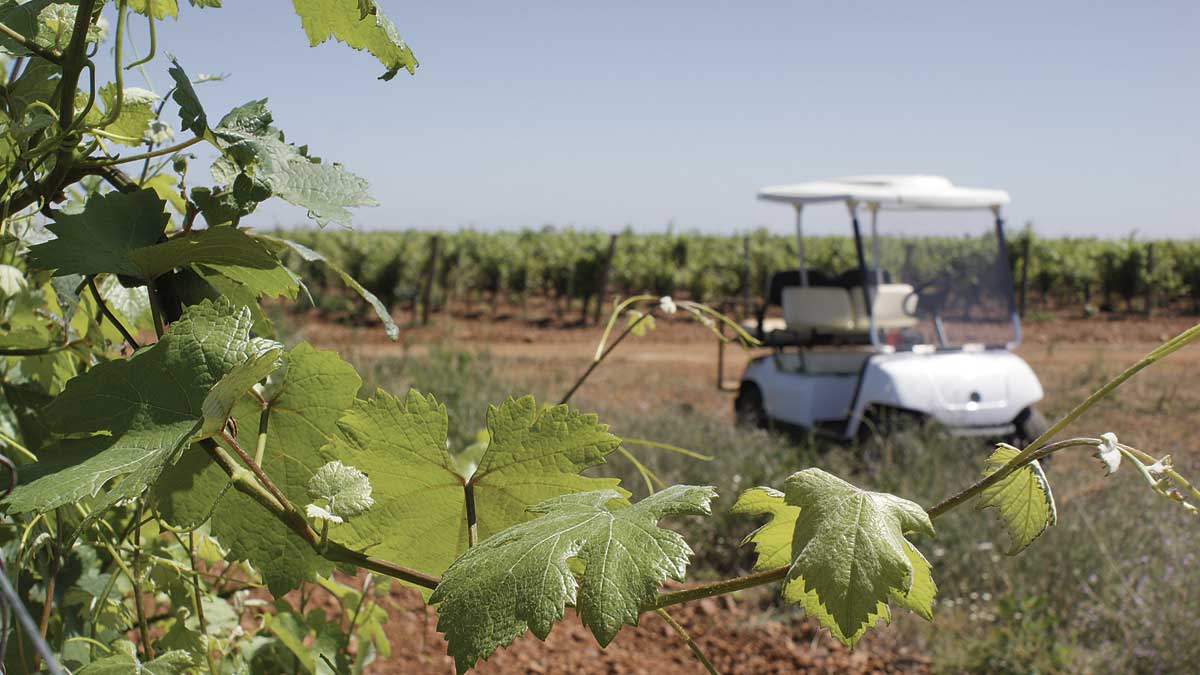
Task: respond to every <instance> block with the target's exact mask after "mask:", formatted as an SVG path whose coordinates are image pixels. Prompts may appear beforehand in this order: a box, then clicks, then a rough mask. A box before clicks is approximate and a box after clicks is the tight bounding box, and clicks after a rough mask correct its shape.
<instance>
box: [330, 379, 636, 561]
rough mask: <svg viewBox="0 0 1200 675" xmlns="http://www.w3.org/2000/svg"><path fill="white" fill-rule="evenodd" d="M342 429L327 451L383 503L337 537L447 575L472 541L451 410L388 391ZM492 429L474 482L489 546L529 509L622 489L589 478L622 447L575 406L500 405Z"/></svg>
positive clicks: (492, 411) (526, 401)
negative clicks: (357, 473)
mask: <svg viewBox="0 0 1200 675" xmlns="http://www.w3.org/2000/svg"><path fill="white" fill-rule="evenodd" d="M338 426H339V427H340V429H341V431H342V437H340V438H339V439H338V440H337V441H336V442H335V443H334V444H333V445H331V446H330V447H329V448H327V449H326V454H327V456H328V458H329V459H340V460H342V461H343V462H345V463H347V464H352V465H354V466H356V467H358V468H359V469H361V470H362V471H364V472H365V473H366V474H367V475H368V476H370V477H371V483H372V485H373V486H374V492H373V497H374V498H375V506H374V507H372V508H371V510H370V511H368V512H367V513H365V514H363V515H361V516H359V517H358V518H355V519H354V520H352V521H350V522H349V523H347V524H346V525H344V526H342V527H340V528H338V532H337V535H336V537H335V538H336V539H338V540H339V541H342V543H344V544H346V545H348V546H350V547H352V548H366V547H368V546H369V547H372V548H371V552H372V554H373V555H378V556H381V557H384V558H387V559H389V560H392V561H394V562H397V563H399V564H401V565H406V566H408V567H414V568H416V569H419V570H422V571H424V572H429V573H431V574H439V573H441V572H442V571H443V570H445V569H446V567H448V566H449V565H450V563H451V562H452V561H453V560H454V559H455V558H457V557H458V556H459V555H460V554H462V553H463V551H466V550H467V539H468V537H467V530H468V527H467V510H466V501H465V497H464V485H463V483H464V479H463V478H462V477H460V476H459V474H458V470H457V469H458V467H456V465H455V463H454V461H453V459H452V458H451V456H450V453H449V452H448V451H447V449H446V434H447V426H448V420H447V417H446V408H445V407H444V406H442V405H440V404H438V402H437V401H436V400H434V398H433V397H432V396H428V397H426V396H422V395H421V394H419V393H417V392H415V391H410V392H409V393H408V396H407V398H406V399H405V400H400V399H397V398H396V397H394V396H392V395H391V394H388V393H387V392H385V391H382V390H380V391H378V392H376V394H375V396H374V397H373V398H371V399H369V400H366V401H357V402H355V404H354V408H353V410H352V411H351V412H349V413H347V414H346V415H345V416H344V417H342V419H341V420H340V421H339V422H338ZM487 427H488V433H489V438H490V441H489V443H488V446H487V450H486V451H485V452H484V453H483V454H482V456H481V457H480V458H479V462H478V468H477V469H476V470H475V472H474V474H473V475H472V476H471V477H470V480H469V481H468V484H469V485H470V486H471V488H472V492H473V496H474V500H475V513H476V517H477V519H478V532H479V539H480V540H481V541H482V540H486V539H487V538H488V537H490V536H492V535H493V534H495V533H497V532H499V531H501V530H503V529H505V528H507V527H509V526H511V525H514V524H516V523H520V522H523V521H525V520H528V519H529V518H530V517H531V516H530V515H529V512H528V510H529V507H531V506H533V505H535V504H538V503H539V502H542V501H544V500H546V499H550V498H553V497H558V496H561V495H565V494H570V493H573V492H583V491H588V490H599V489H604V488H613V487H615V486H616V485H617V480H616V479H612V478H589V477H584V476H580V475H579V472H581V471H583V470H584V469H587V468H589V467H592V466H596V465H598V464H601V463H603V462H604V457H605V455H607V454H608V453H610V452H612V451H614V450H615V449H616V448H617V445H618V444H619V443H620V441H619V439H617V437H615V436H613V435H612V434H609V433H608V427H607V426H606V425H603V424H600V423H598V422H597V420H596V416H595V415H587V414H584V413H581V412H579V411H576V410H571V409H569V408H568V407H567V406H565V405H560V406H554V407H552V408H546V409H543V408H541V407H539V406H538V404H537V403H535V402H534V400H533V397H532V396H526V397H524V398H521V399H515V400H514V399H511V398H510V399H508V400H507V401H505V402H504V403H503V404H502V405H500V406H498V407H497V406H490V407H489V408H488V414H487Z"/></svg>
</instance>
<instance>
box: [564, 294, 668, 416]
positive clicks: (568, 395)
mask: <svg viewBox="0 0 1200 675" xmlns="http://www.w3.org/2000/svg"><path fill="white" fill-rule="evenodd" d="M651 311H653V310H651ZM648 316H650V312H646V313H645V314H643V315H641V316H639V317H638V318H637V320H636V321H634V322H633V323H631V324H629V326H628V327H627V328H626V329H625V331H624V332H623V333H621V334H620V335H618V336H617V339H615V340H613V342H612V344H611V345H609V346H608V349H605V350H604V351H603V352H601V353H600V355H599V356H597V357H596V358H595V359H592V362H591V364H589V365H588V367H587V370H585V371H583V374H582V375H580V376H579V379H577V380H575V384H573V385H571V388H570V389H569V390H567V393H566V394H564V395H563V397H562V400H561V401H559V402H558V404H559V405H565V404H566V403H567V402H568V401H570V400H571V397H572V396H574V395H575V392H576V391H578V389H579V388H580V387H582V386H583V383H584V382H586V381H587V379H588V377H590V376H591V374H592V371H594V370H596V368H597V367H599V366H600V364H601V363H603V362H604V359H606V358H607V357H608V355H609V354H611V353H612V351H613V350H614V349H616V348H617V345H619V344H621V341H622V340H624V339H625V338H626V337H628V336H629V334H630V333H632V332H633V330H634V329H635V328H637V326H638V324H640V323H641V322H643V321H645V320H646V317H648Z"/></svg>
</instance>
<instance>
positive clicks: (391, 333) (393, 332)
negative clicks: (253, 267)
mask: <svg viewBox="0 0 1200 675" xmlns="http://www.w3.org/2000/svg"><path fill="white" fill-rule="evenodd" d="M256 236H257V238H258V239H259V240H260V241H262V242H265V243H267V244H268V245H272V246H273V247H274V248H275V249H276V250H277V251H278V250H283V249H290V250H292V251H293V252H294V253H296V254H297V255H299V256H300V257H301V258H302V259H303V260H304V261H305V262H320V263H322V264H324V265H325V266H326V267H328V268H329V269H331V270H333V272H334V273H335V274H337V275H338V276H339V277H340V278H341V280H342V282H344V283H345V284H346V285H347V286H349V287H350V288H352V289H354V291H355V292H356V293H358V294H359V295H360V296H362V298H363V299H364V300H366V301H367V304H369V305H371V307H372V308H373V309H374V310H375V314H376V315H377V316H379V320H380V321H382V322H383V328H384V331H386V332H387V336H388V337H389V338H391V339H393V340H395V339H397V338H399V337H400V327H399V326H397V325H396V322H395V321H393V320H392V315H391V313H389V312H388V310H387V307H385V306H384V304H383V303H382V302H380V301H379V298H377V297H375V294H374V293H372V292H371V291H368V290H367V289H366V288H365V287H364V286H363V285H362V284H360V283H358V281H357V280H355V279H354V277H351V276H350V275H349V274H347V273H346V271H345V270H343V269H342V268H341V267H338V266H337V265H335V264H334V263H333V262H332V261H331V260H329V259H328V258H326V257H325V256H323V255H321V254H320V253H318V252H316V251H314V250H312V249H311V248H309V247H307V246H305V245H303V244H298V243H296V242H294V241H292V240H290V239H283V238H281V237H271V236H267V235H263V234H260V235H256Z"/></svg>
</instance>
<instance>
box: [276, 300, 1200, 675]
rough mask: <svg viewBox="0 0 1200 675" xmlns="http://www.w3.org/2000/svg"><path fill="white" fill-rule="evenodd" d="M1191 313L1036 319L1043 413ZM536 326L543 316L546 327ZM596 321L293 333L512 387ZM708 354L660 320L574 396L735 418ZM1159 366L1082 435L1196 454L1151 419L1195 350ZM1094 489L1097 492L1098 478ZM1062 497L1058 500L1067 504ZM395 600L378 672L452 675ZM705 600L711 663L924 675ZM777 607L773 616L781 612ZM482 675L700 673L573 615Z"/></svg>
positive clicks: (634, 632)
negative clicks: (388, 655) (600, 633)
mask: <svg viewBox="0 0 1200 675" xmlns="http://www.w3.org/2000/svg"><path fill="white" fill-rule="evenodd" d="M1195 321H1196V318H1195V317H1171V318H1165V317H1152V318H1151V317H1141V316H1137V317H1119V318H1092V319H1087V320H1084V319H1067V318H1063V319H1058V320H1052V321H1039V322H1031V323H1028V324H1026V326H1025V339H1024V342H1023V344H1022V345H1021V347H1020V348H1019V350H1018V352H1019V353H1020V354H1021V355H1022V356H1023V357H1024V358H1025V359H1026V360H1027V361H1028V362H1029V363H1030V364H1031V365H1032V366H1033V368H1034V369H1035V371H1036V372H1037V373H1038V374H1039V377H1040V378H1041V380H1042V383H1043V385H1044V387H1045V389H1046V400H1045V401H1044V403H1043V406H1042V407H1043V409H1044V410H1045V411H1046V412H1047V414H1048V416H1050V417H1052V416H1054V415H1056V414H1061V413H1063V412H1065V411H1066V410H1068V409H1069V408H1070V407H1071V406H1073V405H1074V404H1075V403H1077V402H1079V401H1080V400H1082V399H1083V398H1084V397H1086V395H1087V394H1088V393H1090V392H1091V391H1092V390H1093V389H1094V388H1095V387H1096V386H1098V385H1099V384H1100V383H1102V382H1103V381H1104V380H1105V379H1106V378H1108V377H1111V376H1112V375H1115V374H1116V373H1118V372H1120V370H1121V369H1123V368H1124V367H1125V366H1127V365H1129V364H1131V363H1133V362H1134V361H1136V360H1137V359H1138V358H1139V357H1141V356H1142V355H1144V354H1145V353H1146V352H1148V351H1150V350H1151V349H1153V348H1154V347H1155V346H1156V345H1157V344H1158V343H1160V342H1162V341H1164V340H1166V339H1167V338H1169V337H1171V336H1173V335H1175V334H1177V333H1179V332H1181V331H1182V330H1184V329H1186V328H1187V327H1189V326H1190V325H1192V324H1193V323H1195ZM543 323H544V322H543ZM600 333H601V327H597V326H589V327H575V326H553V325H551V326H544V325H543V326H538V325H534V324H532V323H530V322H529V321H526V320H522V319H520V318H519V317H515V316H509V317H501V318H499V319H497V318H488V319H482V318H476V317H463V316H458V317H450V316H446V315H439V316H437V317H435V320H434V321H433V322H432V323H431V325H430V326H426V327H416V328H414V327H409V328H405V329H404V330H403V331H402V336H401V339H400V342H399V343H393V342H390V341H388V340H387V339H386V338H385V337H384V336H383V332H382V330H379V329H378V328H362V327H348V326H343V325H337V324H330V323H324V322H314V323H309V324H307V325H305V326H303V327H301V328H300V329H299V330H298V335H297V337H299V338H301V339H307V340H310V341H312V342H314V343H316V344H318V345H319V346H323V347H326V348H336V349H339V350H340V351H341V352H342V353H343V356H345V357H347V358H361V359H375V358H387V357H389V356H400V355H403V354H406V353H407V354H421V353H424V352H426V351H427V350H429V349H430V347H431V345H450V346H453V347H455V348H458V349H464V350H470V351H486V352H488V353H490V354H491V356H492V359H493V365H494V367H495V368H496V370H497V371H498V372H499V373H501V374H502V375H503V376H505V377H507V378H510V379H511V380H512V381H513V382H518V383H524V382H530V383H537V384H538V385H541V386H542V387H544V388H546V389H547V390H549V391H560V390H562V389H563V388H565V387H566V386H568V385H569V384H570V383H571V382H572V381H574V378H575V377H576V376H577V374H578V373H579V372H581V371H582V370H583V369H584V368H585V367H586V366H587V364H588V363H589V360H590V359H591V357H592V355H593V353H594V351H595V347H596V343H597V340H598V339H599V336H600ZM716 357H717V349H716V346H715V341H714V339H713V336H712V335H711V333H709V332H707V331H706V330H705V329H704V328H703V327H701V326H698V325H696V324H695V323H693V322H690V321H688V320H680V319H673V320H671V321H660V322H659V326H658V328H657V330H656V331H654V332H653V333H651V334H650V335H648V336H645V337H641V338H636V339H635V338H630V340H629V341H628V342H626V343H625V344H622V345H621V346H620V348H619V349H617V350H616V351H614V352H613V354H612V357H611V363H609V364H606V367H604V368H601V369H599V370H598V371H597V372H596V374H595V375H594V376H593V378H592V379H591V380H589V382H588V383H587V384H586V385H585V386H584V388H583V389H581V391H580V393H579V396H577V397H576V402H578V403H580V404H582V405H585V406H586V401H587V399H588V396H589V391H591V392H597V395H599V394H598V392H604V391H621V392H622V402H623V404H624V405H628V406H631V407H633V408H635V409H642V410H654V409H655V408H656V406H661V405H662V404H663V403H664V402H673V403H677V404H678V403H684V404H687V405H690V406H692V407H694V408H695V409H696V410H697V411H698V412H700V413H701V414H705V415H712V416H715V417H717V418H718V419H724V420H727V421H730V422H732V395H731V394H730V393H729V392H725V391H719V390H718V389H717V387H716V386H715V383H716V381H717V379H716V377H717V376H716ZM748 357H749V353H747V352H745V351H743V350H741V349H739V348H737V347H732V348H728V349H727V350H726V353H725V372H724V379H725V380H726V381H728V382H733V381H736V378H737V375H738V374H739V373H740V371H741V369H742V368H743V367H744V365H745V363H746V361H747V359H748ZM1169 358H1170V361H1169V363H1166V364H1162V365H1160V366H1159V367H1158V368H1157V369H1156V371H1155V376H1154V380H1153V381H1148V380H1146V379H1144V378H1143V379H1135V380H1134V381H1132V382H1130V383H1129V384H1128V385H1127V386H1126V387H1124V388H1122V390H1120V392H1119V393H1118V395H1117V396H1116V397H1115V398H1113V399H1112V400H1110V401H1106V402H1104V403H1102V404H1101V405H1100V406H1098V407H1097V408H1096V409H1094V411H1093V412H1092V413H1091V414H1089V416H1088V417H1086V418H1085V419H1083V420H1080V421H1079V422H1077V424H1076V428H1075V429H1074V431H1076V432H1078V433H1079V434H1080V435H1084V434H1086V435H1099V434H1100V433H1102V432H1104V431H1109V430H1119V432H1120V435H1121V439H1122V441H1124V442H1127V443H1131V444H1133V445H1136V446H1138V447H1141V448H1144V449H1146V450H1148V451H1151V452H1152V453H1154V454H1161V453H1163V452H1172V453H1174V454H1175V456H1176V461H1177V463H1180V462H1181V460H1182V462H1191V463H1194V462H1196V461H1197V458H1200V448H1197V446H1196V443H1195V441H1193V440H1192V437H1191V434H1190V431H1189V430H1188V428H1187V425H1183V424H1175V425H1170V424H1166V425H1164V424H1158V423H1155V420H1158V419H1162V416H1163V415H1164V414H1166V415H1169V414H1170V413H1172V412H1174V411H1179V412H1187V411H1191V410H1194V409H1196V408H1197V407H1198V406H1200V395H1198V394H1196V393H1195V392H1194V388H1189V387H1187V386H1186V385H1187V384H1189V383H1190V382H1191V381H1193V380H1194V378H1195V376H1196V375H1197V374H1200V346H1194V347H1190V348H1185V349H1184V350H1182V351H1181V352H1179V353H1177V354H1175V355H1173V356H1171V357H1169ZM1096 489H1104V488H1103V487H1102V486H1098V487H1097V488H1096ZM1070 498H1071V495H1062V497H1061V499H1070ZM396 593H397V594H398V595H397V596H396V597H395V600H396V604H397V607H398V608H397V609H395V610H394V611H393V612H392V617H391V620H390V622H389V626H388V632H389V635H390V636H391V638H392V642H393V645H394V646H395V653H394V654H393V657H392V659H390V660H389V662H388V663H377V664H375V665H374V666H373V667H372V669H371V671H370V672H373V673H379V674H392V673H396V674H399V673H406V674H408V673H411V674H414V675H423V674H426V673H428V674H431V675H432V674H435V673H436V674H439V675H440V674H444V673H452V672H453V667H452V662H451V660H450V659H449V658H448V657H447V656H445V645H444V642H442V640H441V637H440V635H439V634H438V633H437V632H436V630H435V625H436V615H435V614H434V613H433V611H432V610H430V609H428V608H425V607H424V606H423V605H422V603H421V601H420V598H419V597H417V596H416V595H415V594H412V593H410V592H408V591H405V590H397V591H396ZM739 602H740V603H741V604H737V603H735V602H733V601H727V600H719V601H718V600H707V601H702V602H697V603H691V604H690V605H686V606H681V607H678V608H673V609H672V614H673V615H674V616H675V618H676V619H677V620H678V621H679V622H680V623H681V624H683V625H684V626H685V628H687V630H688V631H690V632H691V633H692V634H693V636H694V637H695V639H696V640H697V642H698V643H699V644H701V645H702V647H703V648H704V650H705V652H706V653H707V654H708V655H709V656H710V657H711V658H712V660H713V661H714V663H715V665H716V666H717V667H718V669H719V670H720V672H722V673H726V674H727V675H733V674H738V673H744V674H756V675H757V674H766V673H807V672H813V673H825V672H838V673H874V672H926V671H927V670H928V667H929V664H928V662H927V661H925V660H923V659H921V658H918V657H917V656H916V655H914V654H912V653H910V652H909V651H908V649H907V648H906V647H905V646H903V645H897V644H892V643H890V642H888V637H887V635H888V633H887V632H882V633H877V634H871V635H868V637H867V638H866V639H864V640H863V641H862V642H861V643H860V644H859V646H858V647H857V648H856V649H855V650H853V651H849V650H846V649H845V648H843V647H841V646H840V645H838V644H836V643H834V642H833V641H832V640H831V639H830V638H829V637H828V635H827V634H825V633H822V632H819V631H817V630H816V626H815V625H814V624H813V623H811V622H810V621H808V620H775V619H770V618H762V617H770V616H771V615H772V613H771V612H770V611H769V610H768V611H766V612H764V611H761V607H757V606H755V605H757V604H759V603H765V602H767V600H765V599H763V600H756V599H755V597H749V598H744V599H742V600H739ZM776 616H778V615H776ZM475 672H479V673H486V674H492V673H539V674H540V673H581V674H582V673H595V674H601V673H604V674H609V673H622V674H624V673H631V674H633V673H647V674H648V675H649V674H653V675H670V674H674V673H680V674H683V673H687V674H689V675H690V674H693V673H699V672H703V669H702V668H701V667H700V665H699V664H698V663H697V662H696V661H695V660H694V658H693V657H692V655H691V654H690V653H689V651H688V649H687V648H686V646H684V645H683V644H682V643H681V642H680V641H679V639H678V638H677V637H676V636H675V635H673V634H672V633H671V631H670V629H669V628H668V627H667V625H666V624H665V623H664V622H663V621H662V620H661V619H660V618H659V617H658V616H656V615H653V614H648V615H645V616H644V617H643V619H642V625H641V626H640V627H639V628H637V629H631V628H627V629H625V630H622V631H621V633H620V634H619V635H618V637H617V639H616V640H615V641H614V642H613V644H612V645H609V647H608V648H607V649H605V650H601V649H600V648H599V647H598V646H597V645H596V643H595V641H594V639H593V638H592V637H591V635H590V634H589V633H588V632H587V631H586V629H584V628H583V627H582V625H580V624H579V622H578V620H577V619H575V618H574V616H573V615H570V616H568V619H567V620H565V621H563V622H562V623H561V624H560V625H559V626H557V627H556V628H555V629H554V631H553V632H552V633H551V635H550V637H549V639H548V640H547V643H546V644H542V643H540V642H538V641H537V640H536V638H534V637H532V636H530V635H527V636H525V637H524V638H522V639H519V640H518V641H517V642H516V643H514V644H513V645H512V646H511V647H510V648H508V649H505V650H501V651H499V652H498V653H497V654H496V655H494V656H493V657H492V658H491V659H490V661H488V662H487V663H483V664H480V666H479V667H478V668H477V669H476V671H475Z"/></svg>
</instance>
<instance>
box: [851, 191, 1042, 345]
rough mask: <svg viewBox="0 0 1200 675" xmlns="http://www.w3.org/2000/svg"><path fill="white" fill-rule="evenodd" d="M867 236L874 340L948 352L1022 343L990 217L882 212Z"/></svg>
mask: <svg viewBox="0 0 1200 675" xmlns="http://www.w3.org/2000/svg"><path fill="white" fill-rule="evenodd" d="M865 215H866V216H867V218H866V219H865V220H872V219H871V214H870V213H868V214H865ZM898 221H899V222H898ZM864 230H866V231H864V232H863V233H862V238H863V249H864V250H863V258H864V261H865V266H866V279H867V285H866V292H868V293H870V294H871V296H872V298H873V302H872V303H871V305H870V306H871V308H872V317H871V318H872V323H873V328H874V330H873V331H872V336H871V337H872V341H873V342H875V343H876V344H887V345H891V346H893V347H895V348H897V349H909V348H913V347H914V346H916V345H931V346H934V347H938V348H943V349H945V348H955V347H963V346H969V345H978V346H987V347H1003V346H1007V345H1010V344H1012V343H1015V342H1016V341H1017V340H1018V339H1019V336H1018V335H1017V330H1018V329H1017V326H1018V324H1017V323H1016V322H1015V321H1014V317H1013V308H1014V303H1013V285H1012V274H1011V270H1010V269H1009V267H1008V260H1007V256H1006V255H1005V254H1004V247H1003V242H1002V241H1001V239H1000V237H1001V234H1000V232H999V230H998V228H997V226H996V224H995V221H994V220H993V219H992V217H991V213H989V212H987V211H983V212H979V211H956V212H938V213H924V212H922V213H910V214H898V213H894V212H888V213H879V214H878V219H877V221H876V222H875V223H874V224H873V225H868V227H866V228H864Z"/></svg>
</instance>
